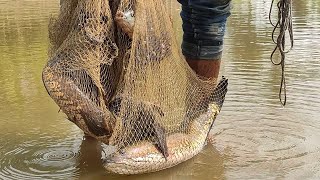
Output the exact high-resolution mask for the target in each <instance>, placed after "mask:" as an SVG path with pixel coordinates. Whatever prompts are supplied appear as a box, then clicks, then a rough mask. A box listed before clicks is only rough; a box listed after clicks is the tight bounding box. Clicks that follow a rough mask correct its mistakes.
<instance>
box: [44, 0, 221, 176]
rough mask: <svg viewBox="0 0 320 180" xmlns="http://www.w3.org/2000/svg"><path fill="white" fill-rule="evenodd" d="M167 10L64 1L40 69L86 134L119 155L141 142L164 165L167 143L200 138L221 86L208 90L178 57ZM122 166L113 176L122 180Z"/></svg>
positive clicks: (150, 4)
mask: <svg viewBox="0 0 320 180" xmlns="http://www.w3.org/2000/svg"><path fill="white" fill-rule="evenodd" d="M171 4H172V2H171V1H170V0H167V1H159V0H90V1H88V0H64V1H62V2H61V10H60V14H59V16H58V17H57V18H55V19H53V20H52V21H51V23H50V31H49V35H50V42H51V47H50V51H49V61H48V63H47V65H46V66H45V68H44V70H43V81H44V85H45V87H46V89H47V91H48V93H49V95H50V96H51V97H52V98H53V99H54V101H55V102H56V103H57V104H58V106H59V107H60V108H61V110H62V111H63V112H64V113H65V114H66V115H67V117H68V119H69V120H70V121H72V122H73V123H75V124H76V125H77V126H78V127H79V128H80V129H82V130H83V131H84V132H85V134H87V135H89V136H92V137H94V138H96V139H98V140H100V141H102V142H104V143H106V144H109V145H113V146H115V147H116V149H117V151H118V152H121V153H122V154H123V153H124V152H123V151H125V148H127V147H133V146H137V145H140V144H141V143H143V142H148V143H150V144H152V145H153V146H154V147H155V148H156V149H157V150H158V152H159V154H161V155H162V156H163V159H165V160H166V161H169V160H170V159H169V158H174V155H172V152H171V151H173V150H170V147H171V146H173V145H170V144H168V143H169V142H167V139H168V138H169V139H170V138H171V139H172V137H174V135H175V134H179V135H180V136H181V134H189V135H190V134H192V133H193V132H201V131H203V132H204V134H207V133H208V131H209V130H210V129H209V128H210V127H211V125H212V123H213V120H214V118H210V117H211V116H212V117H215V115H216V114H217V113H218V112H219V110H220V108H221V106H222V104H223V100H224V96H225V94H226V86H227V82H226V80H225V79H223V80H222V83H220V88H219V89H215V87H216V86H217V80H216V79H203V78H201V77H198V76H197V75H196V74H195V73H194V72H193V71H192V70H191V69H190V67H189V66H188V64H187V63H186V61H185V59H184V57H183V55H182V54H181V52H180V47H179V46H178V45H177V42H176V35H175V32H174V31H173V28H172V26H173V22H172V18H171V14H172V13H171V11H172V10H171ZM212 104H214V106H215V108H213V109H214V112H212V107H211V106H212ZM210 107H211V108H210ZM208 112H210V113H211V114H210V117H209V116H207V118H206V119H208V120H210V119H211V120H210V122H209V124H208V127H206V126H204V127H201V126H197V129H195V126H194V123H195V121H197V119H199V117H202V116H203V114H207V113H208ZM209 126H210V127H209ZM202 128H203V129H202ZM177 136H178V135H177ZM203 141H205V138H204V139H203ZM202 144H204V142H203V143H202ZM141 146H143V144H141ZM146 151H147V150H146ZM171 156H172V157H171ZM172 161H174V160H172ZM173 164H174V163H172V164H171V165H168V166H163V167H162V168H161V169H163V168H166V167H169V166H172V165H173ZM176 164H177V163H176ZM150 166H152V164H151V165H150ZM157 166H158V165H157ZM125 168H126V167H125V166H124V167H120V169H122V171H119V172H118V173H124V174H125V173H126V170H125ZM155 170H159V168H157V167H153V168H151V169H144V170H142V171H141V172H146V171H155ZM111 171H112V170H111ZM128 173H129V172H128ZM132 173H135V172H132Z"/></svg>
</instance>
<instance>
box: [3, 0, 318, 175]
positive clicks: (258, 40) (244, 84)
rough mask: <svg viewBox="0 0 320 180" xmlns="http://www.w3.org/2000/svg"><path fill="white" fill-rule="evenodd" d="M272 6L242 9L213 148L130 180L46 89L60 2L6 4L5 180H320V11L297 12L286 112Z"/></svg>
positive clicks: (233, 24)
mask: <svg viewBox="0 0 320 180" xmlns="http://www.w3.org/2000/svg"><path fill="white" fill-rule="evenodd" d="M270 3H271V0H259V1H253V0H233V10H232V16H231V17H230V18H229V20H228V27H227V35H226V38H225V51H224V55H223V65H222V71H221V74H223V75H225V76H227V77H228V78H229V92H228V94H227V97H226V101H225V104H224V107H223V110H222V113H221V114H220V115H219V116H218V118H217V120H216V124H215V126H214V128H213V129H212V131H211V136H212V143H211V144H209V145H207V146H206V147H205V149H204V150H203V151H202V152H201V153H200V154H199V155H198V156H196V157H195V158H193V159H191V160H189V161H187V162H185V163H182V164H181V165H178V166H176V167H174V168H171V169H168V170H164V171H161V172H157V173H152V174H146V175H139V176H129V177H127V176H111V175H109V174H106V173H105V171H104V169H103V167H102V162H101V156H102V155H101V154H102V153H101V145H100V143H98V142H95V141H92V140H90V139H84V138H83V133H82V132H81V131H80V130H79V128H78V127H76V126H75V125H73V124H72V123H71V122H69V121H68V120H66V116H65V115H64V114H62V113H58V111H59V108H58V107H57V105H55V103H54V102H53V101H52V99H51V98H50V97H49V96H48V94H47V92H46V91H45V89H44V87H43V84H42V80H41V71H42V68H43V67H44V65H45V63H46V61H47V50H48V45H49V42H48V29H47V26H48V22H49V19H50V17H51V16H52V15H56V14H57V13H58V11H59V1H58V0H55V1H52V0H51V1H50V0H19V1H13V0H0V137H1V139H0V179H137V178H138V179H150V178H152V179H318V178H320V121H319V116H320V112H319V109H320V66H319V65H320V63H319V60H320V50H319V47H318V46H319V44H320V21H319V19H320V1H312V0H295V1H294V2H293V3H294V5H293V23H294V38H295V44H294V48H293V50H292V51H291V52H290V53H289V54H288V55H287V60H286V64H287V66H286V77H287V93H288V103H287V105H286V106H285V107H282V105H281V104H280V102H279V100H278V91H279V84H280V78H281V69H280V67H277V66H274V65H272V64H271V62H270V59H269V57H270V53H271V51H272V50H273V47H274V45H273V44H272V43H271V32H272V27H271V25H270V24H269V21H268V13H269V7H270ZM174 10H176V13H177V18H179V17H178V13H179V9H178V6H177V7H174Z"/></svg>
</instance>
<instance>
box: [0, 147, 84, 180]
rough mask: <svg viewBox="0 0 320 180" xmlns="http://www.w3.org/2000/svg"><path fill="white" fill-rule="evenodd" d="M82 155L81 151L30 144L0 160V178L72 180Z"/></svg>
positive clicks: (13, 150)
mask: <svg viewBox="0 0 320 180" xmlns="http://www.w3.org/2000/svg"><path fill="white" fill-rule="evenodd" d="M43 143H45V142H43ZM73 143H74V142H73ZM79 156H80V153H79V148H73V147H72V146H60V147H57V146H48V145H45V144H41V143H40V142H37V141H28V142H25V143H23V144H20V145H19V147H16V148H15V149H12V150H11V151H7V153H5V155H4V156H3V157H2V158H0V179H19V180H20V179H73V178H76V177H77V176H79V169H78V168H77V163H78V161H77V159H78V158H79Z"/></svg>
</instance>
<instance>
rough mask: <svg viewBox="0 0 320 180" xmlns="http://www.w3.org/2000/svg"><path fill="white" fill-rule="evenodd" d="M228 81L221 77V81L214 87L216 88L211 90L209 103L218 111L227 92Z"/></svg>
mask: <svg viewBox="0 0 320 180" xmlns="http://www.w3.org/2000/svg"><path fill="white" fill-rule="evenodd" d="M227 87H228V79H226V78H225V77H224V76H222V79H221V80H220V82H219V83H218V85H217V86H216V88H215V89H214V90H213V93H212V96H211V102H213V103H215V104H216V105H217V106H218V107H219V109H221V108H222V105H223V102H224V99H225V96H226V94H227V91H228V88H227Z"/></svg>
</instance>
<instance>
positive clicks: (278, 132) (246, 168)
mask: <svg viewBox="0 0 320 180" xmlns="http://www.w3.org/2000/svg"><path fill="white" fill-rule="evenodd" d="M256 106H259V107H260V105H258V104H257V105H256ZM237 109H239V108H238V107H233V111H228V108H225V109H224V110H225V111H224V112H223V113H224V114H225V115H223V116H221V117H220V119H219V122H221V123H217V126H216V127H215V128H214V129H213V132H212V135H213V136H214V138H213V144H214V146H215V147H216V148H217V149H219V150H220V151H221V152H222V154H225V155H226V156H229V157H230V159H232V160H230V161H226V162H225V165H227V166H228V167H229V168H230V171H229V173H228V177H229V178H236V177H237V176H236V175H238V177H239V176H240V177H242V178H257V179H263V178H266V177H269V178H270V177H293V176H296V177H301V178H303V177H308V176H307V175H308V174H309V175H310V177H314V175H315V174H316V173H317V172H319V171H320V163H313V162H320V144H319V137H320V125H319V123H316V122H313V121H312V119H313V118H312V116H311V115H310V116H308V115H305V114H300V113H299V111H296V112H288V111H291V110H292V109H290V108H288V109H285V108H279V109H270V108H262V107H260V110H259V111H257V112H255V113H254V116H250V117H248V116H246V115H245V114H247V113H248V112H239V111H235V110H237ZM255 109H259V108H255ZM227 111H228V112H227ZM241 111H244V109H241ZM246 111H251V110H250V108H249V109H247V110H246ZM275 111H277V112H275ZM251 113H253V112H251ZM234 116H236V117H237V118H236V119H237V121H236V122H231V121H228V119H231V117H233V119H235V118H234ZM302 169H305V170H306V171H302Z"/></svg>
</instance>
